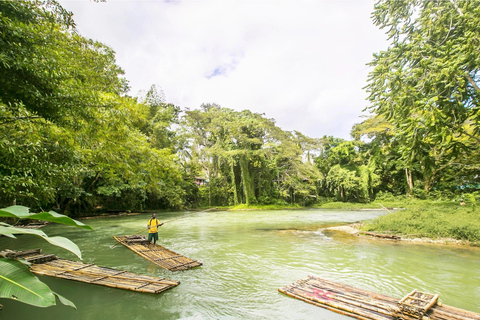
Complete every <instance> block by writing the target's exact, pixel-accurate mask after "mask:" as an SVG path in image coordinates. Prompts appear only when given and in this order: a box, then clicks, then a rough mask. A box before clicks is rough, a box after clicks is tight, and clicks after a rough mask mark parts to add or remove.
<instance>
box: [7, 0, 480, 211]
mask: <svg viewBox="0 0 480 320" xmlns="http://www.w3.org/2000/svg"><path fill="white" fill-rule="evenodd" d="M479 8H480V6H478V2H477V1H454V0H451V1H419V0H408V1H378V2H377V3H376V5H375V11H374V12H373V20H374V23H375V24H377V25H378V26H379V27H380V28H384V29H385V30H386V31H387V34H388V36H389V37H390V40H391V45H390V46H389V48H388V50H386V51H382V52H380V53H376V54H375V55H374V58H373V61H372V62H371V63H370V65H371V66H372V67H373V69H372V70H373V71H372V72H371V73H370V76H369V79H368V84H367V87H366V90H367V92H368V93H369V95H370V96H369V100H370V102H371V107H369V111H370V115H369V117H368V118H365V120H364V121H363V122H361V123H359V124H357V125H355V126H354V127H353V128H352V138H353V139H352V140H351V141H347V140H343V139H339V138H335V137H329V136H324V137H321V138H310V137H307V136H305V135H303V134H302V133H300V132H288V131H284V130H282V129H281V128H279V127H277V126H276V124H275V121H274V120H273V119H268V118H266V117H265V115H262V114H257V113H253V112H251V111H248V110H243V111H236V110H232V109H229V108H227V107H222V106H219V105H215V104H203V105H202V106H200V107H199V108H198V109H195V110H183V109H182V108H181V107H179V106H175V105H173V104H170V103H168V102H167V101H166V99H165V96H164V94H163V92H162V91H161V88H160V87H159V86H158V85H152V87H150V88H148V89H146V91H144V92H143V93H141V94H140V95H139V96H138V97H131V96H129V95H128V81H127V80H126V79H125V78H124V77H123V71H122V69H121V68H120V67H119V66H118V65H117V64H116V61H115V53H114V52H113V50H112V49H111V48H109V47H108V46H107V45H105V44H102V43H99V42H96V41H93V40H90V39H86V38H84V37H83V36H81V35H80V34H78V32H77V31H76V29H75V23H74V21H73V19H72V13H70V12H68V11H66V10H64V9H63V8H62V7H61V6H60V5H59V4H58V3H57V2H56V1H54V0H32V1H0V32H1V35H2V36H1V37H0V184H1V186H2V188H1V189H0V205H3V206H10V205H12V204H21V205H25V206H28V207H32V208H33V209H34V210H37V209H39V210H41V211H44V210H50V209H52V208H54V209H55V210H56V211H58V212H61V213H65V214H67V215H69V216H79V215H82V214H85V213H87V214H95V213H96V212H105V211H126V210H142V209H160V208H182V207H200V206H248V205H275V206H278V205H289V206H298V205H300V206H308V205H314V204H318V203H319V202H325V201H326V200H339V201H344V202H360V203H368V202H370V201H372V200H374V199H375V198H376V197H377V195H378V193H379V192H381V193H382V194H392V195H405V194H407V195H410V196H416V197H421V198H427V197H438V196H448V197H450V198H453V197H455V196H456V193H462V192H467V191H474V190H475V189H477V188H478V187H479V185H480V163H479V162H480V154H479V153H478V150H479V143H480V126H479V106H478V99H479V96H478V95H479V88H478V82H479V77H480V76H479V74H478V70H479V64H480V60H479V57H478V54H477V53H478V52H477V50H476V49H477V48H478V45H479V43H478V41H479V40H478V39H479V38H480V37H479V32H480V31H479V29H478V27H477V26H478V23H479V21H478V19H479V17H480V12H479Z"/></svg>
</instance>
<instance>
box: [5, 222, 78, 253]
mask: <svg viewBox="0 0 480 320" xmlns="http://www.w3.org/2000/svg"><path fill="white" fill-rule="evenodd" d="M0 234H2V235H5V236H10V237H11V236H13V235H14V234H30V235H34V236H37V237H42V238H43V239H44V240H46V241H48V242H49V243H51V244H53V245H55V246H57V247H60V248H63V249H65V250H68V251H70V252H72V253H74V254H75V255H76V256H77V257H79V258H80V259H82V253H81V252H80V249H79V248H78V246H77V245H76V244H75V243H73V242H72V241H71V240H70V239H67V238H64V237H57V236H56V237H49V236H47V235H46V234H45V233H44V232H43V231H41V230H35V229H22V228H15V227H12V226H5V224H3V225H0Z"/></svg>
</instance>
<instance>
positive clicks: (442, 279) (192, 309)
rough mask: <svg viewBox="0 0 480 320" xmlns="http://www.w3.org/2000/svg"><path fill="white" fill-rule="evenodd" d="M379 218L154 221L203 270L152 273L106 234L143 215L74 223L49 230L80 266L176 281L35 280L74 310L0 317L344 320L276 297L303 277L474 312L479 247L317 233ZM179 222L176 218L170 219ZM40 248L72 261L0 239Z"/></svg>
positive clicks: (288, 215)
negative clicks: (123, 284) (138, 287)
mask: <svg viewBox="0 0 480 320" xmlns="http://www.w3.org/2000/svg"><path fill="white" fill-rule="evenodd" d="M382 214H384V212H382V211H340V210H296V211H290V210H285V211H237V212H225V211H220V212H201V213H188V212H184V213H178V212H175V213H173V212H167V213H159V214H157V218H158V219H159V220H160V221H167V220H170V219H174V220H171V221H169V222H167V223H166V224H165V225H164V226H162V227H161V228H160V233H159V236H160V240H159V242H160V243H161V244H162V245H163V246H165V247H167V248H169V249H171V250H173V251H176V252H178V253H180V254H183V255H185V256H187V257H189V258H192V259H195V260H198V261H201V262H202V263H203V266H201V267H198V268H195V269H191V270H187V271H181V272H170V271H167V270H164V269H161V268H159V267H157V266H156V265H154V264H152V263H151V262H149V261H147V260H145V259H143V258H141V257H140V256H138V255H137V254H135V253H133V252H132V251H130V250H129V249H127V248H125V247H123V246H121V245H119V246H116V247H115V248H114V249H110V247H111V246H112V245H113V244H115V241H114V240H113V239H112V236H113V235H125V234H133V233H136V232H137V231H139V230H141V229H142V228H143V227H144V226H145V225H146V223H147V220H148V219H149V217H150V216H149V215H147V214H142V215H138V216H127V217H119V218H102V219H92V220H84V222H85V223H88V224H90V225H91V226H92V227H93V228H94V229H95V231H83V230H80V229H77V228H73V227H65V226H58V225H49V226H47V227H45V228H43V230H44V231H45V232H46V233H47V234H48V235H50V236H54V235H61V236H66V237H68V238H70V239H71V240H73V241H74V242H75V243H77V245H78V246H79V247H80V249H81V250H82V254H83V260H84V262H86V263H95V264H98V265H101V266H107V267H113V268H118V269H122V270H128V271H132V272H136V273H139V274H149V275H153V276H158V277H166V278H169V279H173V280H179V281H181V284H180V285H179V286H177V287H175V288H173V289H170V290H167V291H165V292H163V293H161V294H158V295H153V294H146V293H137V292H132V291H127V290H120V289H113V288H107V287H102V286H97V285H89V284H84V283H79V282H75V281H68V280H62V279H55V278H50V277H46V276H40V278H41V279H42V280H43V281H45V282H46V283H47V284H48V285H49V286H50V287H51V288H52V289H53V290H54V291H56V292H58V293H60V294H62V295H64V296H65V297H67V298H68V299H70V300H72V301H73V302H74V303H75V304H76V306H77V308H78V310H74V309H72V308H69V307H66V306H63V305H58V306H54V307H50V308H35V307H31V306H27V305H24V304H21V303H18V302H16V301H11V300H6V299H1V300H0V303H1V304H3V305H4V310H1V311H0V319H18V320H22V319H28V320H33V319H82V320H84V319H104V318H105V319H128V320H130V319H138V320H143V319H152V318H155V319H329V320H330V319H332V320H336V319H351V318H348V317H345V316H342V315H339V314H336V313H333V312H330V311H328V310H325V309H322V308H319V307H315V306H312V305H310V304H308V303H305V302H302V301H300V300H296V299H293V298H290V297H288V296H285V295H283V294H281V293H279V292H278V288H280V287H284V286H286V285H289V284H291V283H294V282H295V281H296V280H298V279H301V278H304V277H306V276H307V275H317V276H320V277H323V278H326V279H330V280H333V281H337V282H341V283H345V284H349V285H353V286H356V287H359V288H362V289H366V290H371V291H375V292H379V293H383V294H386V295H389V296H392V297H397V298H401V297H403V296H405V295H406V294H408V293H409V292H410V291H412V290H413V289H418V290H420V291H425V292H430V293H439V294H440V300H441V301H443V302H444V303H445V304H448V305H453V306H456V307H459V308H463V309H467V310H471V311H475V312H480V302H479V301H480V272H479V271H480V249H479V248H468V247H461V246H447V245H430V244H412V243H401V242H392V241H385V240H378V239H369V238H360V237H356V236H352V235H347V234H343V233H340V232H334V231H325V230H323V229H324V228H326V227H330V226H337V225H342V224H346V223H352V222H357V221H362V220H369V219H372V218H374V217H376V216H379V215H382ZM179 217H180V218H179ZM3 248H10V249H16V250H23V249H30V248H42V249H43V250H44V252H48V253H55V254H57V255H59V256H61V257H63V258H67V259H73V260H76V257H75V256H73V255H72V254H70V253H68V252H66V251H65V250H62V249H59V248H56V247H54V246H51V245H49V244H48V243H46V242H44V241H42V240H40V239H37V238H35V237H31V236H20V237H18V239H17V240H12V239H6V238H4V239H0V249H3Z"/></svg>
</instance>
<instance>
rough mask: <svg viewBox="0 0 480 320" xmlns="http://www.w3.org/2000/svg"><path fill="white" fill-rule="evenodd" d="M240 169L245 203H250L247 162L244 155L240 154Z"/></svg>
mask: <svg viewBox="0 0 480 320" xmlns="http://www.w3.org/2000/svg"><path fill="white" fill-rule="evenodd" d="M240 169H241V171H242V184H243V193H244V194H245V204H246V205H247V206H248V205H249V204H250V197H251V196H252V195H251V192H250V172H248V162H247V160H246V159H245V156H240Z"/></svg>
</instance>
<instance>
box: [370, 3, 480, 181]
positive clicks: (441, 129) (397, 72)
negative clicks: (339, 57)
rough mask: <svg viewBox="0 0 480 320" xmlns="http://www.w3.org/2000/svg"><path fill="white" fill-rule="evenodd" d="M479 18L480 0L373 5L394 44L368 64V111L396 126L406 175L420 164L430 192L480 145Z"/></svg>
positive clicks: (377, 18) (460, 165)
mask: <svg viewBox="0 0 480 320" xmlns="http://www.w3.org/2000/svg"><path fill="white" fill-rule="evenodd" d="M479 17H480V6H479V2H478V1H456V0H450V1H419V0H407V1H391V0H382V1H378V2H377V3H376V4H375V11H374V12H373V20H374V22H375V24H376V25H378V26H379V27H380V28H382V29H386V30H387V34H388V36H389V39H390V40H391V45H390V47H389V49H388V50H387V51H382V52H380V53H377V54H375V55H374V59H373V61H372V62H371V63H370V65H371V66H373V67H374V70H373V71H372V72H371V73H370V75H369V80H368V85H367V87H366V88H367V91H368V92H369V94H370V95H369V100H370V101H371V102H372V105H371V107H370V108H369V109H370V110H371V111H372V112H374V113H376V114H379V115H383V116H385V118H386V119H387V120H388V121H389V123H391V124H392V125H393V126H394V128H395V133H396V139H397V140H398V141H399V143H400V145H399V146H400V152H401V156H402V159H403V162H404V164H405V167H404V169H405V170H406V172H407V177H410V180H412V171H414V170H415V168H414V166H416V165H419V166H420V170H421V175H422V184H423V187H424V189H425V191H429V190H431V189H432V187H433V186H434V185H435V183H437V181H439V179H440V176H441V175H442V172H443V171H445V170H446V169H447V168H448V167H449V166H451V165H454V164H455V163H456V165H457V166H459V168H460V169H463V168H465V167H466V166H468V165H471V163H465V162H463V161H464V160H466V159H470V160H475V159H472V158H470V157H468V154H469V153H471V152H472V151H473V150H478V148H479V146H480V121H479V120H480V112H479V110H480V109H479V98H480V89H479V86H478V83H479V81H480V73H479V67H480V58H479V56H478V52H477V48H478V46H479V44H480V42H479V35H480V29H478V24H479V23H480V18H479ZM475 166H477V167H478V162H477V163H475ZM412 184H413V182H412Z"/></svg>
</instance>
